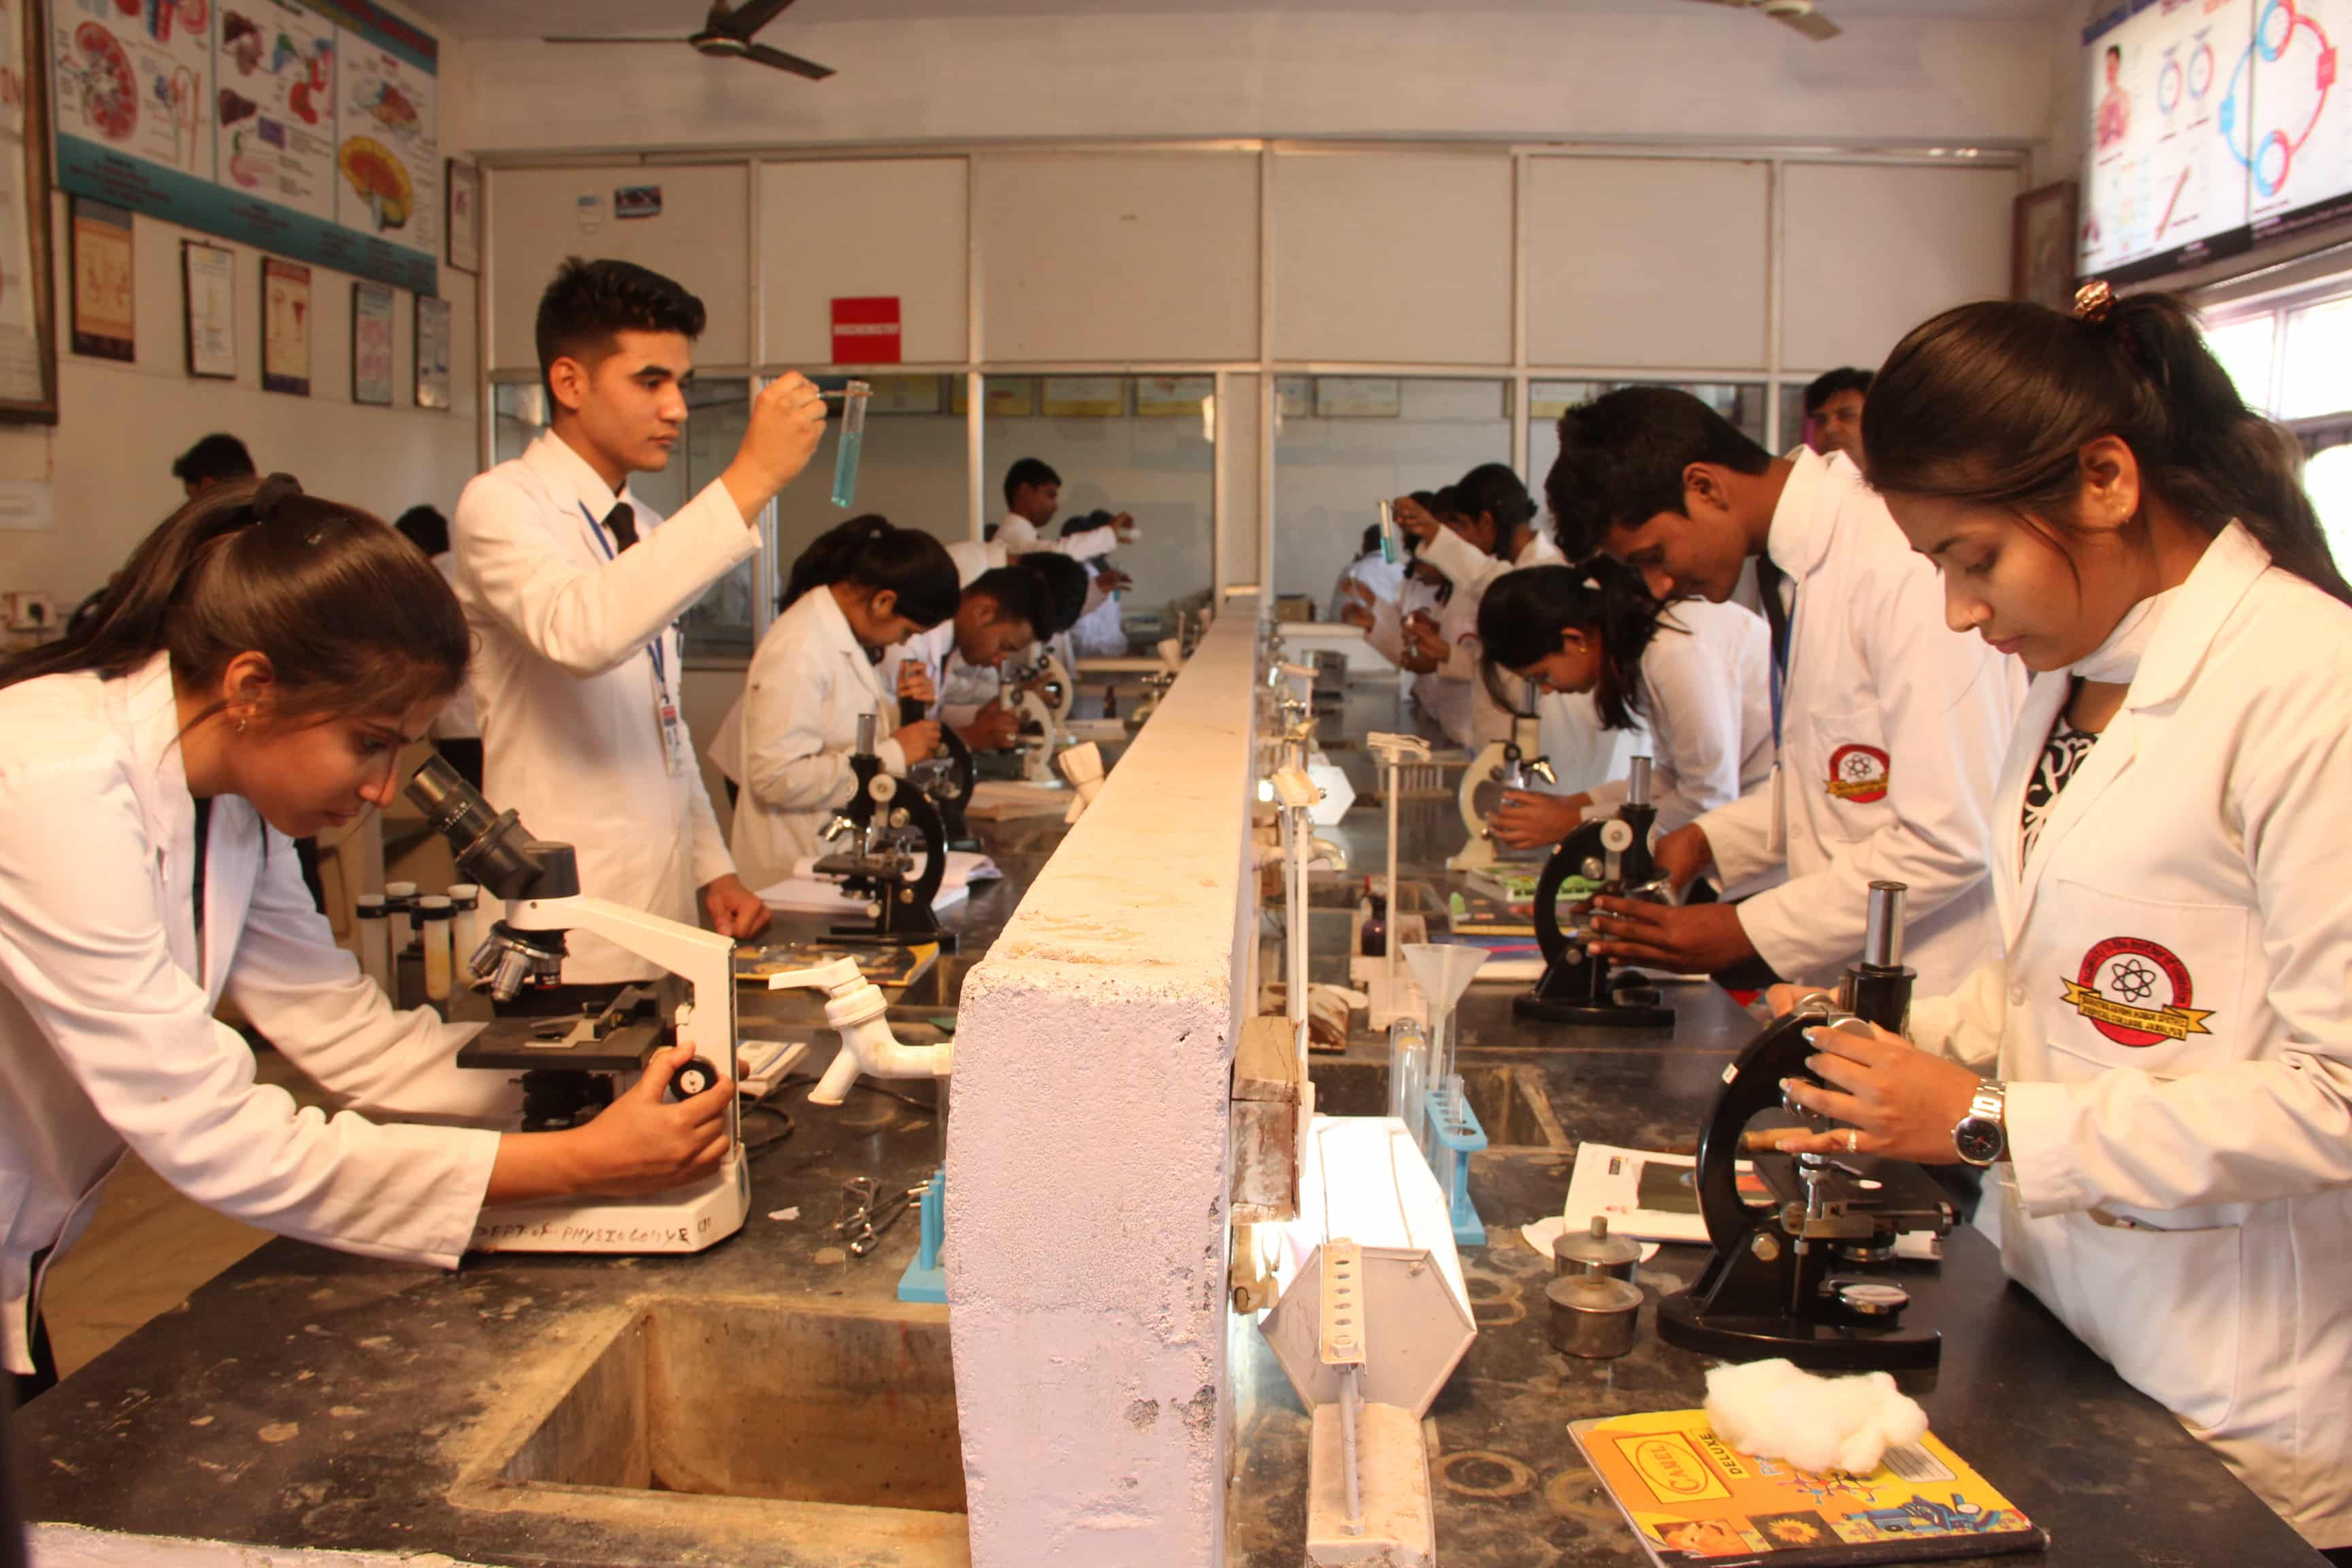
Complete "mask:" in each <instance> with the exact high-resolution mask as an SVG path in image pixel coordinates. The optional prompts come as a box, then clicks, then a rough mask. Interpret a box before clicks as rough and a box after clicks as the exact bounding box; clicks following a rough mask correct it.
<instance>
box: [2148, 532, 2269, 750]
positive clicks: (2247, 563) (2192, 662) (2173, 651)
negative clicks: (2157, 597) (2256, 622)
mask: <svg viewBox="0 0 2352 1568" xmlns="http://www.w3.org/2000/svg"><path fill="white" fill-rule="evenodd" d="M2270 564H2271V554H2270V552H2269V551H2267V550H2265V549H2263V545H2262V541H2260V540H2258V539H2256V538H2255V537H2254V536H2253V535H2252V533H2250V532H2248V531H2246V526H2245V524H2243V523H2242V522H2232V523H2231V524H2230V526H2229V527H2227V528H2225V529H2223V530H2222V531H2221V532H2220V533H2218V534H2216V535H2215V536H2214V538H2213V542H2212V543H2210V544H2209V545H2207V546H2206V547H2205V553H2204V554H2203V555H2202V556H2200V557H2199V559H2198V562H2197V565H2196V567H2195V569H2194V570H2192V571H2191V572H2190V573H2189V580H2188V581H2187V582H2185V583H2183V584H2180V587H2179V590H2178V591H2177V592H2176V593H2174V594H2173V595H2169V597H2170V599H2171V602H2170V603H2169V604H2168V605H2166V607H2165V612H2164V619H2163V621H2162V622H2161V623H2159V624H2158V626H2157V629H2156V637H2155V638H2154V640H2153V641H2151V642H2150V643H2149V645H2148V648H2147V652H2146V653H2145V654H2143V655H2142V656H2141V658H2140V665H2139V672H2138V673H2137V675H2135V676H2133V677H2132V683H2131V690H2130V691H2129V692H2127V693H2126V695H2125V697H2124V704H2125V706H2126V707H2127V708H2133V709H2147V708H2154V707H2157V706H2158V705H2159V704H2161V703H2166V702H2169V701H2171V700H2174V699H2175V698H2177V697H2179V695H2180V694H2181V692H2183V691H2185V690H2187V689H2188V687H2189V681H2190V680H2192V679H2195V677H2196V674H2197V671H2198V668H2199V667H2200V666H2201V665H2203V664H2204V662H2205V657H2206V655H2208V654H2209V653H2210V652H2212V650H2213V639H2214V638H2215V637H2218V636H2219V635H2221V625H2222V623H2223V622H2225V621H2227V620H2228V619H2229V618H2230V616H2231V614H2232V613H2233V612H2234V611H2235V610H2236V609H2237V607H2238V602H2239V601H2240V600H2242V599H2243V598H2244V597H2245V596H2246V591H2247V590H2248V589H2250V588H2252V586H2253V585H2254V580H2255V579H2256V578H2258V577H2260V576H2261V575H2262V574H2263V573H2264V572H2266V571H2268V570H2270Z"/></svg>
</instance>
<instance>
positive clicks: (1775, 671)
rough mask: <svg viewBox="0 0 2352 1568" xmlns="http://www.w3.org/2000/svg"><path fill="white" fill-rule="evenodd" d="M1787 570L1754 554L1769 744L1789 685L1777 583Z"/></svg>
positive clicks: (1784, 610)
mask: <svg viewBox="0 0 2352 1568" xmlns="http://www.w3.org/2000/svg"><path fill="white" fill-rule="evenodd" d="M1788 580H1789V574H1787V573H1785V572H1783V571H1781V570H1780V567H1778V566H1776V565H1774V564H1773V563H1772V558H1771V557H1770V556H1769V555H1759V556H1758V557H1757V558H1756V592H1757V596H1758V597H1759V598H1761V599H1762V600H1763V601H1764V624H1765V626H1768V627H1769V628H1770V629H1771V634H1772V745H1773V748H1774V749H1775V750H1776V751H1777V750H1778V749H1779V748H1780V707H1781V703H1782V701H1783V700H1785V699H1786V697H1787V695H1788V685H1789V606H1788V605H1787V603H1786V602H1785V601H1783V600H1782V598H1781V597H1780V585H1781V584H1784V583H1786V582H1787V581H1788Z"/></svg>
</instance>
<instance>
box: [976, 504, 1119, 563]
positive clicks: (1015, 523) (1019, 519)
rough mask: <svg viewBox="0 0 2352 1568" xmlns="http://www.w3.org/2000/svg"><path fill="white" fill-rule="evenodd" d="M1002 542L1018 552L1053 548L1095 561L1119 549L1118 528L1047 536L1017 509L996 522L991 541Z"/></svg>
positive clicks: (1081, 558) (1022, 553)
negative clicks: (993, 536)
mask: <svg viewBox="0 0 2352 1568" xmlns="http://www.w3.org/2000/svg"><path fill="white" fill-rule="evenodd" d="M989 542H990V543H992V544H1001V545H1003V547H1004V548H1005V549H1006V550H1007V551H1009V552H1012V553H1013V554H1015V555H1027V554H1029V553H1031V552H1034V551H1039V550H1051V551H1054V552H1057V553H1060V554H1063V555H1067V556H1069V557H1071V558H1072V559H1073V560H1077V561H1092V560H1095V559H1096V558H1097V557H1098V556H1104V555H1108V554H1109V553H1110V552H1112V551H1114V550H1116V549H1118V543H1119V540H1118V530H1117V529H1115V528H1087V529H1081V530H1079V531H1077V532H1076V533H1066V534H1062V535H1060V536H1058V537H1056V538H1053V539H1048V538H1046V537H1045V535H1044V534H1041V533H1039V532H1038V531H1037V525H1036V524H1035V523H1034V522H1031V521H1029V520H1028V519H1027V518H1025V517H1024V516H1022V515H1021V514H1020V513H1019V512H1017V511H1008V512H1006V513H1005V514H1004V521H1002V522H1000V523H998V524H997V525H996V537H995V538H994V539H992V540H991V541H989Z"/></svg>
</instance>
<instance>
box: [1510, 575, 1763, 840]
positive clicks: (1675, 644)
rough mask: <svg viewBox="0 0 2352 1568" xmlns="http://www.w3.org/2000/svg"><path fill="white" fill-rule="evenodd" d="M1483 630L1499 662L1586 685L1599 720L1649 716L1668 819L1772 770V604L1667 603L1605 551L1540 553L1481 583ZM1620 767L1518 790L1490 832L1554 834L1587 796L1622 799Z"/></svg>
mask: <svg viewBox="0 0 2352 1568" xmlns="http://www.w3.org/2000/svg"><path fill="white" fill-rule="evenodd" d="M1478 641H1479V642H1480V644H1481V645H1482V646H1483V647H1485V648H1486V657H1487V658H1489V659H1490V660H1492V661H1493V662H1494V663H1495V664H1496V665H1498V666H1500V667H1501V668H1505V669H1507V670H1509V671H1510V672H1511V673H1512V674H1514V675H1516V676H1518V677H1520V678H1522V679H1528V680H1533V681H1535V682H1537V683H1538V685H1540V686H1541V687H1542V688H1543V689H1545V690H1546V691H1549V692H1572V693H1576V694H1578V695H1580V696H1584V695H1587V694H1589V696H1590V700H1591V705H1592V706H1593V707H1595V708H1596V709H1597V710H1599V714H1600V719H1601V724H1602V725H1603V727H1605V728H1607V729H1611V730H1630V729H1632V728H1633V727H1634V726H1635V725H1637V724H1640V723H1643V722H1644V721H1646V722H1647V723H1648V725H1649V729H1650V746H1651V782H1652V784H1653V785H1654V793H1653V794H1652V795H1651V799H1652V801H1653V802H1654V804H1655V805H1656V806H1657V808H1658V830H1659V831H1660V832H1661V833H1671V832H1673V831H1674V830H1675V828H1677V827H1680V826H1683V824H1685V823H1686V822H1690V821H1693V820H1694V819H1696V817H1697V816H1699V815H1700V814H1701V813H1704V812H1708V811H1712V810H1714V809H1715V808H1716V807H1717V806H1718V805H1729V804H1730V803H1731V802H1733V801H1735V800H1738V798H1739V797H1740V796H1741V795H1745V794H1746V793H1748V791H1749V790H1751V789H1755V788H1757V787H1758V786H1759V785H1760V784H1765V783H1766V782H1768V781H1769V779H1770V778H1771V776H1772V694H1771V689H1770V687H1769V685H1768V684H1767V683H1768V682H1769V680H1770V679H1771V669H1772V649H1771V646H1770V637H1769V634H1768V633H1767V632H1766V630H1765V627H1764V617H1762V616H1759V615H1757V614H1756V613H1755V612H1754V611H1752V610H1748V609H1745V608H1743V607H1741V606H1740V605H1710V604H1708V603H1706V601H1705V600H1703V599H1685V600H1683V601H1681V602H1680V603H1678V604H1675V605H1661V604H1659V603H1658V602H1657V601H1656V600H1655V599H1653V598H1651V597H1650V594H1649V590H1648V589H1647V588H1645V587H1644V586H1643V584H1642V579H1641V578H1640V577H1639V576H1637V575H1635V574H1634V573H1633V571H1631V570H1630V569H1628V568H1626V567H1623V566H1620V565H1618V564H1617V563H1615V562H1613V561H1612V560H1610V559H1608V558H1607V557H1606V556H1602V557H1601V558H1599V559H1596V560H1594V561H1592V562H1591V563H1588V564H1586V565H1584V566H1580V567H1578V566H1533V567H1528V568H1525V569H1523V570H1520V571H1517V572H1507V573H1505V574H1502V575H1501V576H1499V577H1496V579H1495V580H1494V581H1493V582H1492V583H1490V584H1488V585H1487V588H1486V597H1485V598H1484V600H1483V601H1482V602H1481V603H1480V604H1479V606H1478ZM1624 799H1625V784H1624V782H1623V781H1622V779H1612V780H1610V781H1608V782H1606V783H1604V784H1600V785H1598V786H1596V787H1594V788H1593V789H1591V790H1588V791H1585V792H1582V793H1580V794H1577V795H1538V794H1533V793H1531V792H1528V791H1525V790H1511V791H1507V792H1506V794H1505V795H1504V796H1503V804H1502V805H1500V806H1499V807H1497V808H1496V812H1495V837H1496V838H1498V839H1500V840H1502V842H1504V843H1506V844H1508V845H1511V846H1513V847H1533V846H1538V845H1549V844H1557V843H1559V841H1560V840H1561V839H1563V838H1565V837H1568V836H1569V834H1570V833H1572V832H1574V831H1575V829H1576V827H1577V826H1578V825H1579V824H1580V823H1581V822H1582V821H1583V819H1584V814H1585V811H1586V809H1587V808H1589V807H1597V808H1599V809H1600V810H1601V811H1603V812H1608V811H1614V810H1615V809H1616V808H1617V807H1618V806H1619V805H1622V803H1623V802H1624Z"/></svg>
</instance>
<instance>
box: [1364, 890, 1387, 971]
mask: <svg viewBox="0 0 2352 1568" xmlns="http://www.w3.org/2000/svg"><path fill="white" fill-rule="evenodd" d="M1363 949H1364V956H1365V957H1366V958H1385V957H1387V956H1388V951H1389V900H1388V895H1387V894H1386V893H1383V892H1381V891H1379V890H1378V889H1375V888H1374V887H1373V885H1372V880H1371V879H1370V878H1369V877H1367V878H1366V879H1364V941H1363Z"/></svg>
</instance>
